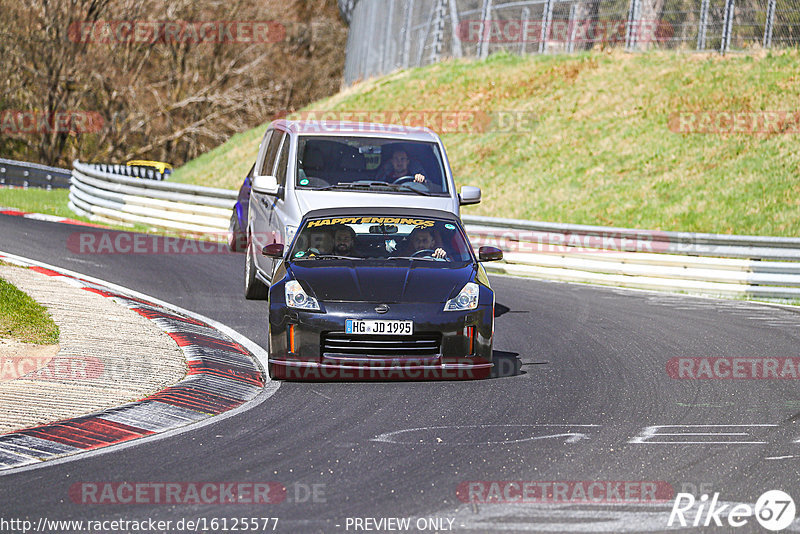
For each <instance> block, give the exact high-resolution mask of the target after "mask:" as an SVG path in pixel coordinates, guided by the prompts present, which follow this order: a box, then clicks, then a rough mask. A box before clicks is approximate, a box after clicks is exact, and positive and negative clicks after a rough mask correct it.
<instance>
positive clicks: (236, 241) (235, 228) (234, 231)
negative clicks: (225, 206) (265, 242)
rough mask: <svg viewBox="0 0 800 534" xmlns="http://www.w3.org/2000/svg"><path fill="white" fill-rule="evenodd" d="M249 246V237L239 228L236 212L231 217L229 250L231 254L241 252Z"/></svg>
mask: <svg viewBox="0 0 800 534" xmlns="http://www.w3.org/2000/svg"><path fill="white" fill-rule="evenodd" d="M246 246H247V236H246V235H245V234H244V232H242V229H241V227H240V226H239V217H237V216H236V212H235V211H234V212H233V215H231V224H230V226H228V249H229V250H230V251H231V252H241V251H243V250H244V249H245V248H246Z"/></svg>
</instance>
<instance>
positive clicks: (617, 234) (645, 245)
mask: <svg viewBox="0 0 800 534" xmlns="http://www.w3.org/2000/svg"><path fill="white" fill-rule="evenodd" d="M468 233H469V240H470V243H472V246H473V247H475V248H478V247H481V246H491V247H498V248H500V249H502V250H503V251H505V252H520V253H529V254H530V253H551V254H614V253H620V252H669V250H670V245H671V241H670V239H669V238H668V236H667V235H666V234H664V233H663V232H658V231H649V230H630V231H607V232H595V233H591V234H589V233H585V234H584V233H581V234H579V233H572V232H566V233H559V232H545V231H537V230H514V229H497V230H492V229H480V230H469V231H468Z"/></svg>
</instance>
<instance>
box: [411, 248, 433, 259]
mask: <svg viewBox="0 0 800 534" xmlns="http://www.w3.org/2000/svg"><path fill="white" fill-rule="evenodd" d="M434 252H436V251H435V250H433V249H432V248H423V249H422V250H418V251H416V252H415V253H413V254H412V255H411V257H412V258H416V257H417V256H433V253H434Z"/></svg>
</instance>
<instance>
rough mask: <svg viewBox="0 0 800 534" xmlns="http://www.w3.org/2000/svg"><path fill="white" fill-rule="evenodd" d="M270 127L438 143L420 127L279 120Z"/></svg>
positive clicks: (430, 131) (428, 131) (315, 132)
mask: <svg viewBox="0 0 800 534" xmlns="http://www.w3.org/2000/svg"><path fill="white" fill-rule="evenodd" d="M270 126H271V127H276V128H281V129H283V130H287V131H289V132H292V133H296V134H298V135H320V136H347V137H377V138H390V139H402V140H404V141H427V142H431V141H438V139H439V138H438V136H437V135H436V133H435V132H434V131H433V130H430V129H428V128H425V127H422V126H419V127H417V126H401V125H398V124H379V123H374V122H351V121H329V120H318V121H315V120H302V121H293V120H287V119H279V120H276V121H273V122H272V124H270Z"/></svg>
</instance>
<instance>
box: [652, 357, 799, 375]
mask: <svg viewBox="0 0 800 534" xmlns="http://www.w3.org/2000/svg"><path fill="white" fill-rule="evenodd" d="M667 374H668V375H669V377H670V378H675V379H679V380H798V379H800V358H799V357H779V358H772V357H744V356H739V357H677V358H671V359H670V360H669V361H668V362H667Z"/></svg>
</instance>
